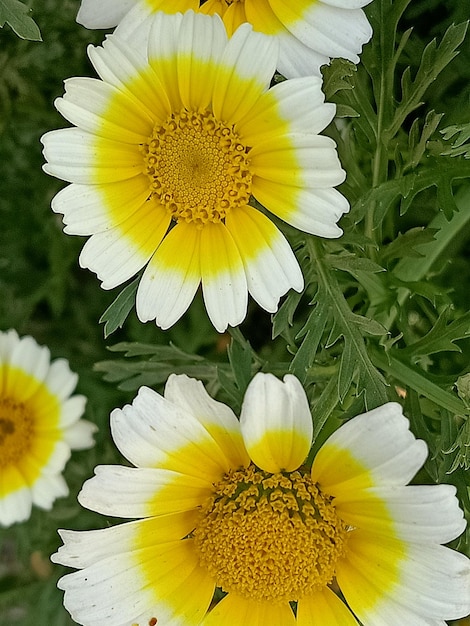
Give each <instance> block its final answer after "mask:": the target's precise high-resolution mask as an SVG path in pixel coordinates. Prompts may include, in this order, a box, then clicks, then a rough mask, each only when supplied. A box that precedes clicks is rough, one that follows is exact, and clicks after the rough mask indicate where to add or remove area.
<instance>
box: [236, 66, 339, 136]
mask: <svg viewBox="0 0 470 626" xmlns="http://www.w3.org/2000/svg"><path fill="white" fill-rule="evenodd" d="M321 88H322V81H321V79H320V78H319V77H316V76H308V77H304V78H293V79H291V80H288V81H283V82H282V83H279V84H277V85H274V87H271V89H269V90H268V91H267V92H265V93H264V94H262V96H260V98H259V100H258V102H257V104H255V105H254V106H253V107H252V108H251V110H250V111H249V112H248V113H247V115H246V116H245V117H244V118H243V119H242V120H240V122H239V123H238V128H239V130H240V135H241V137H242V139H243V141H244V143H245V144H247V145H249V146H254V145H256V143H257V142H259V141H262V139H263V135H264V134H265V133H270V132H271V133H273V134H274V133H275V134H279V125H280V123H281V122H282V123H283V125H288V128H289V130H288V131H287V132H292V133H296V132H305V133H312V134H318V133H320V132H321V131H322V130H324V129H325V128H326V126H327V125H328V124H329V123H330V122H331V120H332V119H333V118H334V115H335V111H336V107H335V105H334V104H332V103H330V102H325V95H324V94H323V92H322V89H321Z"/></svg>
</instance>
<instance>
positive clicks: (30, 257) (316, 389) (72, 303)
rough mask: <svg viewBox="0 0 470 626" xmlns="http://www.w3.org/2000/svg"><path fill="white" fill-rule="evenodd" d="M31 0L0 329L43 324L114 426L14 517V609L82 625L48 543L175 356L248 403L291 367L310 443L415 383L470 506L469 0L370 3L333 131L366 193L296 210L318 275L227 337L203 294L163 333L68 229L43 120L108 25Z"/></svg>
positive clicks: (0, 235)
mask: <svg viewBox="0 0 470 626" xmlns="http://www.w3.org/2000/svg"><path fill="white" fill-rule="evenodd" d="M28 4H29V6H30V7H31V8H32V9H33V13H32V15H33V17H34V20H35V22H36V23H37V24H38V25H39V28H40V31H41V36H42V39H43V41H42V42H41V43H40V42H33V41H27V40H24V39H20V38H18V37H17V35H16V34H15V33H14V32H13V31H12V30H11V28H10V27H9V26H8V24H6V25H5V26H4V28H3V29H1V30H0V164H1V165H0V167H1V175H0V329H1V330H6V329H8V328H16V330H17V331H18V332H19V334H20V335H25V334H31V335H33V336H34V337H35V338H36V340H37V341H38V342H39V343H41V344H44V345H48V346H49V347H50V349H51V352H52V354H53V356H55V357H58V356H63V357H66V358H68V359H69V361H70V364H71V367H72V369H73V370H74V371H77V372H78V373H79V374H80V382H79V387H78V391H79V392H80V393H84V394H86V395H87V396H88V398H89V400H88V407H87V414H86V418H87V419H89V420H91V421H93V422H95V423H96V424H97V425H98V426H99V432H98V435H97V438H96V439H97V443H96V447H95V448H94V449H92V450H91V451H85V452H80V453H75V454H74V455H73V457H72V460H71V461H70V462H69V464H68V466H67V470H66V479H67V482H68V484H69V486H70V490H71V493H70V496H69V497H68V498H65V499H61V500H59V501H58V502H57V503H56V505H55V506H54V508H53V510H52V511H51V512H44V511H39V510H34V512H33V515H32V518H31V519H30V521H29V522H27V523H25V524H20V525H16V526H14V527H12V528H10V529H7V530H0V626H14V625H18V626H22V625H26V624H28V625H29V624H31V623H34V624H35V625H36V626H51V625H53V626H62V625H66V624H71V623H72V622H71V620H70V618H69V617H68V614H67V613H66V611H65V610H64V609H63V608H62V594H61V593H60V592H59V591H57V589H56V587H55V585H56V581H57V578H58V577H59V575H61V574H62V573H63V572H62V570H61V569H60V568H58V567H55V566H54V567H52V566H51V564H50V563H49V561H48V557H49V555H50V554H51V553H52V552H54V551H55V550H56V548H57V547H58V545H59V538H58V536H57V533H56V529H57V528H58V527H67V528H76V529H81V528H83V529H85V528H86V529H88V528H93V527H99V526H102V525H103V523H104V522H103V520H102V519H101V518H100V516H97V515H94V514H93V513H91V512H88V511H86V510H84V509H81V508H80V507H79V505H78V503H77V501H76V495H77V492H78V490H79V489H80V487H81V485H82V483H83V481H84V480H85V479H86V478H88V477H89V476H91V475H92V473H93V468H94V467H95V466H96V465H97V464H99V463H101V464H102V463H115V462H120V459H119V455H118V453H117V452H116V450H115V449H114V446H113V444H112V442H111V440H110V436H109V429H108V416H109V412H110V410H111V409H112V408H113V407H115V406H120V405H122V404H124V403H126V402H130V401H131V400H132V398H133V396H134V393H135V390H136V389H137V388H138V387H139V386H140V385H141V384H148V385H152V386H154V387H155V388H156V389H159V390H160V389H161V388H162V386H163V383H164V381H165V380H166V378H167V377H168V375H169V374H170V373H171V372H185V373H188V374H189V375H194V376H196V377H198V378H201V379H202V380H204V381H205V383H206V384H207V385H208V388H209V390H210V391H211V393H213V394H214V395H217V396H218V397H219V399H221V400H223V401H226V402H228V403H229V404H230V405H231V406H232V407H233V408H234V409H235V410H239V408H240V405H241V400H242V397H243V393H244V391H245V388H246V385H247V383H248V381H249V380H250V378H251V376H252V375H253V373H254V372H255V371H257V370H263V371H272V372H274V373H276V374H277V375H283V374H284V373H286V372H288V371H290V372H293V373H295V374H296V375H297V376H298V377H299V378H300V379H301V380H302V382H303V383H304V384H305V385H306V387H307V390H308V393H309V397H310V399H311V403H312V407H313V416H314V420H315V434H316V437H317V439H316V442H315V447H314V450H315V449H316V448H318V446H319V445H320V443H321V442H322V441H323V440H324V439H325V438H326V436H327V435H328V434H329V433H330V432H331V431H332V430H334V429H335V428H336V427H337V426H338V425H339V424H340V423H341V420H343V419H345V418H349V417H351V416H353V415H355V414H357V413H359V412H360V411H362V410H364V408H365V407H366V406H369V407H372V406H376V405H377V404H381V403H382V402H384V401H386V400H387V399H394V400H397V399H400V398H402V399H403V402H404V406H405V411H406V413H407V415H408V416H409V417H410V419H411V422H412V428H413V430H414V432H415V434H416V435H418V436H420V437H422V438H424V439H425V440H426V441H427V443H428V445H429V447H430V450H431V454H430V457H429V459H428V461H427V464H426V466H425V469H424V470H423V472H422V474H421V475H420V476H419V477H418V480H419V481H422V482H433V481H435V482H451V483H453V484H455V485H456V486H457V488H458V491H459V496H460V498H461V502H462V506H463V507H464V508H465V510H466V512H467V514H469V512H470V501H469V495H468V471H467V470H468V467H469V457H468V450H469V449H470V448H469V445H470V441H469V436H470V429H469V427H468V424H469V423H470V422H469V404H468V394H466V392H465V391H462V390H463V389H466V387H465V385H464V382H465V380H466V379H465V376H466V375H467V374H468V373H469V370H470V367H469V364H470V341H469V336H470V314H469V311H470V293H469V289H468V285H469V281H470V226H469V223H470V184H469V178H470V159H469V158H468V157H469V151H470V147H469V143H468V141H469V137H470V130H469V129H470V44H469V36H468V34H466V27H465V25H464V24H463V23H464V21H465V20H467V19H468V6H466V4H467V3H464V2H461V1H460V0H448V1H446V2H443V1H442V0H414V1H413V2H411V3H410V2H409V0H395V2H393V3H392V2H391V1H390V0H375V2H373V3H372V4H371V5H370V6H369V7H368V8H367V12H368V15H369V17H370V20H371V23H372V24H373V27H374V33H375V35H374V39H373V41H372V42H371V44H369V45H368V46H367V47H366V48H365V50H364V54H363V56H362V61H363V63H362V64H361V65H359V66H358V67H357V68H355V67H353V66H351V64H349V63H347V62H343V61H335V62H333V63H332V65H331V66H330V67H329V68H327V69H326V70H325V91H326V93H327V96H328V98H329V99H330V100H331V101H333V102H336V103H337V106H338V115H339V116H340V118H339V122H338V123H337V124H336V125H334V126H333V125H332V126H331V127H330V128H329V130H328V132H329V133H330V134H331V136H333V137H334V139H335V141H336V142H337V144H338V150H339V153H340V158H341V161H342V163H343V167H344V169H345V170H346V171H347V173H348V178H347V182H346V183H345V184H344V185H343V188H342V191H343V193H345V195H347V197H348V198H349V200H350V201H351V205H352V210H351V212H350V214H349V215H347V216H345V218H344V219H343V220H342V227H343V229H344V231H345V235H344V237H343V238H342V239H340V240H338V241H328V242H326V241H324V240H315V239H314V238H311V237H307V236H305V235H303V234H302V233H297V232H294V230H293V229H290V228H288V227H284V226H282V228H283V230H284V231H285V232H286V234H287V236H288V238H289V239H290V241H291V243H292V244H293V246H294V247H295V250H296V253H297V254H298V258H299V261H300V263H301V265H302V268H303V270H304V274H305V276H306V282H307V287H306V291H305V293H304V294H303V295H299V294H294V293H292V294H289V295H288V296H287V297H286V298H285V299H284V301H283V304H282V306H281V308H280V310H279V312H278V313H277V314H276V315H275V316H274V318H273V319H272V320H271V317H270V316H269V315H267V314H266V313H264V312H263V311H260V310H259V309H258V308H257V307H256V306H255V305H253V304H250V307H249V312H248V316H247V319H246V321H245V322H244V323H243V324H242V326H241V328H240V329H236V330H233V331H232V332H231V333H227V334H226V335H223V336H220V335H218V334H217V333H216V332H215V331H214V330H213V328H212V326H211V325H210V323H209V322H208V320H207V316H206V314H205V310H204V306H203V304H202V301H201V299H200V298H197V299H196V300H195V302H194V303H193V305H192V306H191V308H190V310H189V312H188V313H187V314H186V315H185V316H184V318H183V319H182V320H181V321H180V322H178V324H176V325H175V326H174V327H173V328H172V329H170V330H169V331H167V332H162V331H160V330H159V329H157V328H156V327H155V325H154V324H146V325H143V324H140V323H139V322H138V321H137V319H136V317H135V314H134V312H133V308H132V295H133V288H132V286H128V287H127V291H126V292H125V293H124V295H123V296H122V297H121V298H120V299H119V300H118V301H117V303H116V304H114V305H113V302H114V301H115V298H116V297H118V296H119V292H120V291H121V290H120V289H117V290H114V291H113V292H106V291H103V290H102V289H101V288H100V286H99V283H98V280H97V279H96V277H95V276H94V275H92V274H91V273H89V272H87V271H83V270H81V269H80V268H79V266H78V261H77V259H78V254H79V251H80V248H81V246H82V245H83V240H82V239H81V238H79V237H68V236H66V235H64V234H63V233H62V224H61V222H60V218H59V217H58V216H56V215H54V214H53V213H52V211H51V210H50V201H51V198H52V197H53V196H54V194H55V193H57V191H58V190H59V189H60V188H61V187H62V185H63V184H62V183H61V182H60V181H57V180H54V179H52V178H50V177H48V176H46V175H45V174H44V173H43V172H42V170H41V166H42V163H43V158H42V155H41V145H40V143H39V138H40V136H41V135H42V134H43V133H44V132H46V131H48V130H51V129H54V128H59V127H62V126H65V125H66V124H65V123H64V121H63V119H62V118H61V117H60V116H59V114H58V113H57V112H56V111H55V109H54V107H53V101H54V99H55V98H56V97H57V96H59V95H61V94H62V92H63V80H64V79H65V78H67V77H69V76H84V75H93V71H92V68H91V66H90V64H89V62H88V61H87V57H86V46H87V44H89V43H93V44H98V43H99V42H100V41H101V40H102V37H103V33H102V32H91V31H87V30H86V29H84V28H82V27H80V26H79V25H78V24H76V23H75V16H76V12H77V10H78V6H79V2H78V0H61V1H60V2H59V0H41V1H39V0H35V1H32V2H29V3H28ZM1 6H2V5H0V8H1ZM0 17H1V13H0ZM0 22H1V19H0ZM410 29H412V31H411V30H410ZM434 38H435V41H434ZM433 41H434V43H433ZM457 52H458V54H457ZM106 310H107V313H106V314H105V315H104V316H103V313H104V312H105V311H106ZM102 316H103V321H102V323H99V320H100V318H102ZM104 323H106V328H104ZM105 333H106V334H107V335H110V336H109V337H107V339H106V340H105V337H104V335H105ZM107 346H114V347H113V348H112V352H109V351H107ZM459 380H460V382H459V386H458V388H457V387H456V384H457V382H458V381H459ZM110 522H111V520H110ZM468 544H469V541H468V534H467V537H464V538H463V539H462V540H461V541H460V544H459V542H456V544H455V545H456V546H459V547H460V549H462V551H467V552H468V549H469V548H468Z"/></svg>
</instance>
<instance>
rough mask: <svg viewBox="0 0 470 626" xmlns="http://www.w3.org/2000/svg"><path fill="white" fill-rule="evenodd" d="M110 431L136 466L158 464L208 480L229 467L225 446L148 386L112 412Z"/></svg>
mask: <svg viewBox="0 0 470 626" xmlns="http://www.w3.org/2000/svg"><path fill="white" fill-rule="evenodd" d="M111 432H112V435H113V439H114V441H115V443H116V445H117V447H118V448H119V450H120V451H121V452H122V454H123V455H124V456H125V457H126V458H127V459H129V461H131V463H133V464H134V465H137V466H138V467H139V466H140V467H160V468H164V469H171V470H174V471H177V472H181V473H184V474H188V475H190V476H195V477H199V478H202V479H203V480H208V481H209V483H211V482H213V481H214V480H219V479H220V477H221V476H222V475H223V474H224V473H225V472H226V471H228V470H229V469H230V467H231V465H230V461H229V459H227V457H226V455H225V453H224V450H222V449H221V447H220V446H219V444H218V442H216V441H215V440H214V438H213V437H212V435H211V434H210V432H209V431H208V430H207V429H206V428H205V427H204V425H203V424H202V423H201V422H200V421H199V420H198V419H197V418H196V417H194V416H193V415H192V414H191V413H190V412H187V411H185V410H183V409H182V408H181V407H180V406H178V405H174V404H173V403H171V402H169V401H168V400H167V399H166V398H163V397H162V396H160V395H159V394H158V393H156V392H155V391H152V390H151V389H149V388H148V387H141V388H140V389H139V392H138V394H137V397H136V398H135V399H134V401H133V403H132V405H131V406H130V405H126V406H125V407H124V408H123V409H122V410H121V409H115V410H114V411H113V412H112V413H111Z"/></svg>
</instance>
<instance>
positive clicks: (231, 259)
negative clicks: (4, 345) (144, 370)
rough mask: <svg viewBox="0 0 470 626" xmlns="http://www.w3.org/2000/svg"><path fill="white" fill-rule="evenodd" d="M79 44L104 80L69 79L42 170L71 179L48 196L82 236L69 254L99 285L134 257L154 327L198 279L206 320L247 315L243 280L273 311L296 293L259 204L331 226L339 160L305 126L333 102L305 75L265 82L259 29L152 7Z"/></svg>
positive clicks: (336, 211)
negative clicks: (134, 21) (132, 26)
mask: <svg viewBox="0 0 470 626" xmlns="http://www.w3.org/2000/svg"><path fill="white" fill-rule="evenodd" d="M135 36H136V42H142V41H147V44H146V48H147V52H146V56H139V55H138V54H137V53H136V52H135V50H133V48H132V41H129V42H124V41H123V40H122V39H121V38H120V37H119V36H117V35H111V36H110V37H109V38H108V39H107V41H105V43H104V44H103V47H97V48H93V47H90V49H89V56H90V59H91V61H92V63H93V64H94V66H95V68H96V71H97V72H98V74H99V76H100V78H101V80H98V79H93V78H72V79H70V80H68V81H66V93H65V95H64V97H63V98H59V99H58V100H57V101H56V106H57V108H58V110H59V111H60V112H61V113H62V115H63V116H64V117H65V118H66V119H68V120H69V121H70V122H72V123H73V124H75V125H76V126H77V128H67V129H62V130H57V131H52V132H49V133H47V134H46V135H44V137H43V138H42V141H43V143H44V155H45V157H46V160H47V161H48V162H47V164H46V165H45V166H44V169H45V171H46V172H48V173H49V174H52V175H53V176H57V177H59V178H62V179H64V180H66V181H69V182H71V183H72V184H71V185H70V186H68V187H66V188H65V189H64V190H62V191H61V192H60V193H59V194H58V195H57V196H56V197H55V198H54V200H53V203H52V208H53V210H54V211H56V212H58V213H62V214H63V215H64V222H65V224H66V227H65V232H67V233H70V234H75V235H91V238H90V239H89V240H88V241H87V242H86V243H85V246H84V248H83V250H82V252H81V255H80V264H81V265H82V267H87V268H89V269H91V270H92V271H94V272H96V274H97V275H98V277H99V278H100V279H101V280H102V286H103V288H104V289H112V288H114V287H116V286H117V285H120V284H122V283H124V282H125V281H127V280H128V279H129V278H131V277H132V276H134V275H135V274H136V273H137V272H139V271H140V270H141V269H142V268H144V267H145V270H144V271H143V273H142V276H141V279H140V283H139V288H138V291H137V298H136V309H137V315H138V317H139V318H140V320H141V321H143V322H146V321H148V320H153V319H155V320H156V323H157V324H158V325H159V326H161V328H163V329H167V328H169V327H170V326H171V325H172V324H174V323H175V322H176V321H177V320H178V319H179V318H180V317H181V315H183V313H184V312H185V311H186V309H187V308H188V306H189V305H190V303H191V301H192V299H193V297H194V295H195V293H196V291H197V289H198V287H199V285H200V284H202V292H203V296H204V300H205V304H206V308H207V311H208V314H209V317H210V319H211V321H212V323H213V325H214V326H215V328H216V329H217V330H218V331H221V332H222V331H224V330H225V329H226V328H227V325H229V324H230V325H232V326H236V325H237V324H239V323H240V322H241V321H242V320H243V319H244V317H245V314H246V307H247V298H248V292H249V293H250V294H251V295H252V297H253V298H254V299H255V300H256V301H257V302H258V304H260V306H262V307H263V308H264V309H266V310H267V311H270V312H274V311H276V310H277V306H278V302H279V298H280V297H281V296H282V295H284V294H285V293H286V292H287V291H288V290H289V289H290V288H293V289H295V290H297V291H301V290H302V288H303V277H302V273H301V271H300V268H299V265H298V263H297V260H296V258H295V256H294V254H293V252H292V250H291V248H290V246H289V244H288V243H287V240H286V239H285V238H284V236H283V235H282V234H281V232H280V230H278V228H277V227H276V226H275V225H274V223H273V222H272V221H271V220H270V219H269V217H268V216H267V215H266V214H265V212H264V211H261V210H258V209H257V208H255V207H254V206H253V201H252V198H256V199H257V200H258V201H259V202H260V203H261V204H262V205H264V206H265V207H266V208H267V209H268V210H269V211H271V213H273V214H275V215H276V216H278V217H279V218H281V219H282V220H284V221H285V222H288V223H289V224H292V225H293V226H295V227H297V228H299V229H301V230H303V231H306V232H309V233H313V234H315V235H319V236H321V237H338V236H340V235H341V233H342V231H341V229H340V228H339V227H338V226H337V224H336V222H337V221H338V220H339V218H340V217H341V215H342V214H343V213H345V212H346V211H348V209H349V206H348V203H347V201H346V199H345V198H344V197H343V196H342V195H341V194H340V193H339V192H338V191H337V190H336V189H334V186H335V185H338V184H340V183H341V182H342V181H343V180H344V171H343V170H342V169H341V165H340V163H339V160H338V156H337V153H336V146H335V144H334V142H333V141H332V140H331V139H330V138H329V137H325V136H321V135H319V134H318V133H319V132H320V131H321V130H323V129H324V128H325V126H326V125H327V124H328V123H329V122H330V121H331V119H332V118H333V116H334V113H335V107H334V105H332V104H328V103H325V102H324V96H323V94H322V91H321V81H320V79H318V78H314V77H309V78H299V79H292V80H291V81H285V82H283V83H280V84H278V85H276V86H274V87H273V88H272V89H268V87H269V84H270V80H271V78H272V76H273V72H274V68H275V65H276V56H277V52H276V50H277V45H276V42H275V41H273V40H272V39H270V38H268V37H266V36H265V35H261V34H259V33H254V32H253V31H252V29H251V26H250V25H248V24H244V25H242V26H241V27H240V28H239V29H238V30H237V31H236V32H235V34H234V35H233V37H232V38H230V39H228V38H227V34H226V30H225V27H224V25H223V23H222V21H221V20H220V18H219V17H218V16H213V17H209V16H206V15H201V14H195V13H194V12H188V13H186V14H185V15H184V16H182V15H181V14H176V15H165V14H163V13H156V14H153V15H151V16H150V17H149V18H148V19H147V20H146V22H145V23H144V24H143V25H142V29H141V31H139V32H136V35H135Z"/></svg>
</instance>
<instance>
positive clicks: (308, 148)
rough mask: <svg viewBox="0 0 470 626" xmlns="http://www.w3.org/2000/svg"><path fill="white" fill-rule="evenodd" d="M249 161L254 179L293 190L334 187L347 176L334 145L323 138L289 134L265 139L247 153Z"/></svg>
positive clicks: (305, 134)
mask: <svg viewBox="0 0 470 626" xmlns="http://www.w3.org/2000/svg"><path fill="white" fill-rule="evenodd" d="M280 140H282V143H281V142H280ZM294 159H295V163H294ZM250 161H251V169H252V172H253V174H254V175H255V176H259V177H260V178H264V179H266V180H269V181H273V182H276V183H283V184H286V185H291V186H296V187H305V186H306V187H319V188H323V189H324V188H327V187H334V186H336V185H339V184H341V183H342V182H343V181H344V179H345V176H346V175H345V172H344V170H343V169H342V168H341V163H340V161H339V159H338V154H337V152H336V144H335V142H334V141H333V140H332V139H331V138H330V137H325V136H324V135H314V134H308V133H288V134H286V135H282V136H280V137H279V136H278V137H275V138H271V139H265V140H264V141H260V143H258V144H256V145H255V146H254V147H253V148H252V149H251V150H250Z"/></svg>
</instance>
